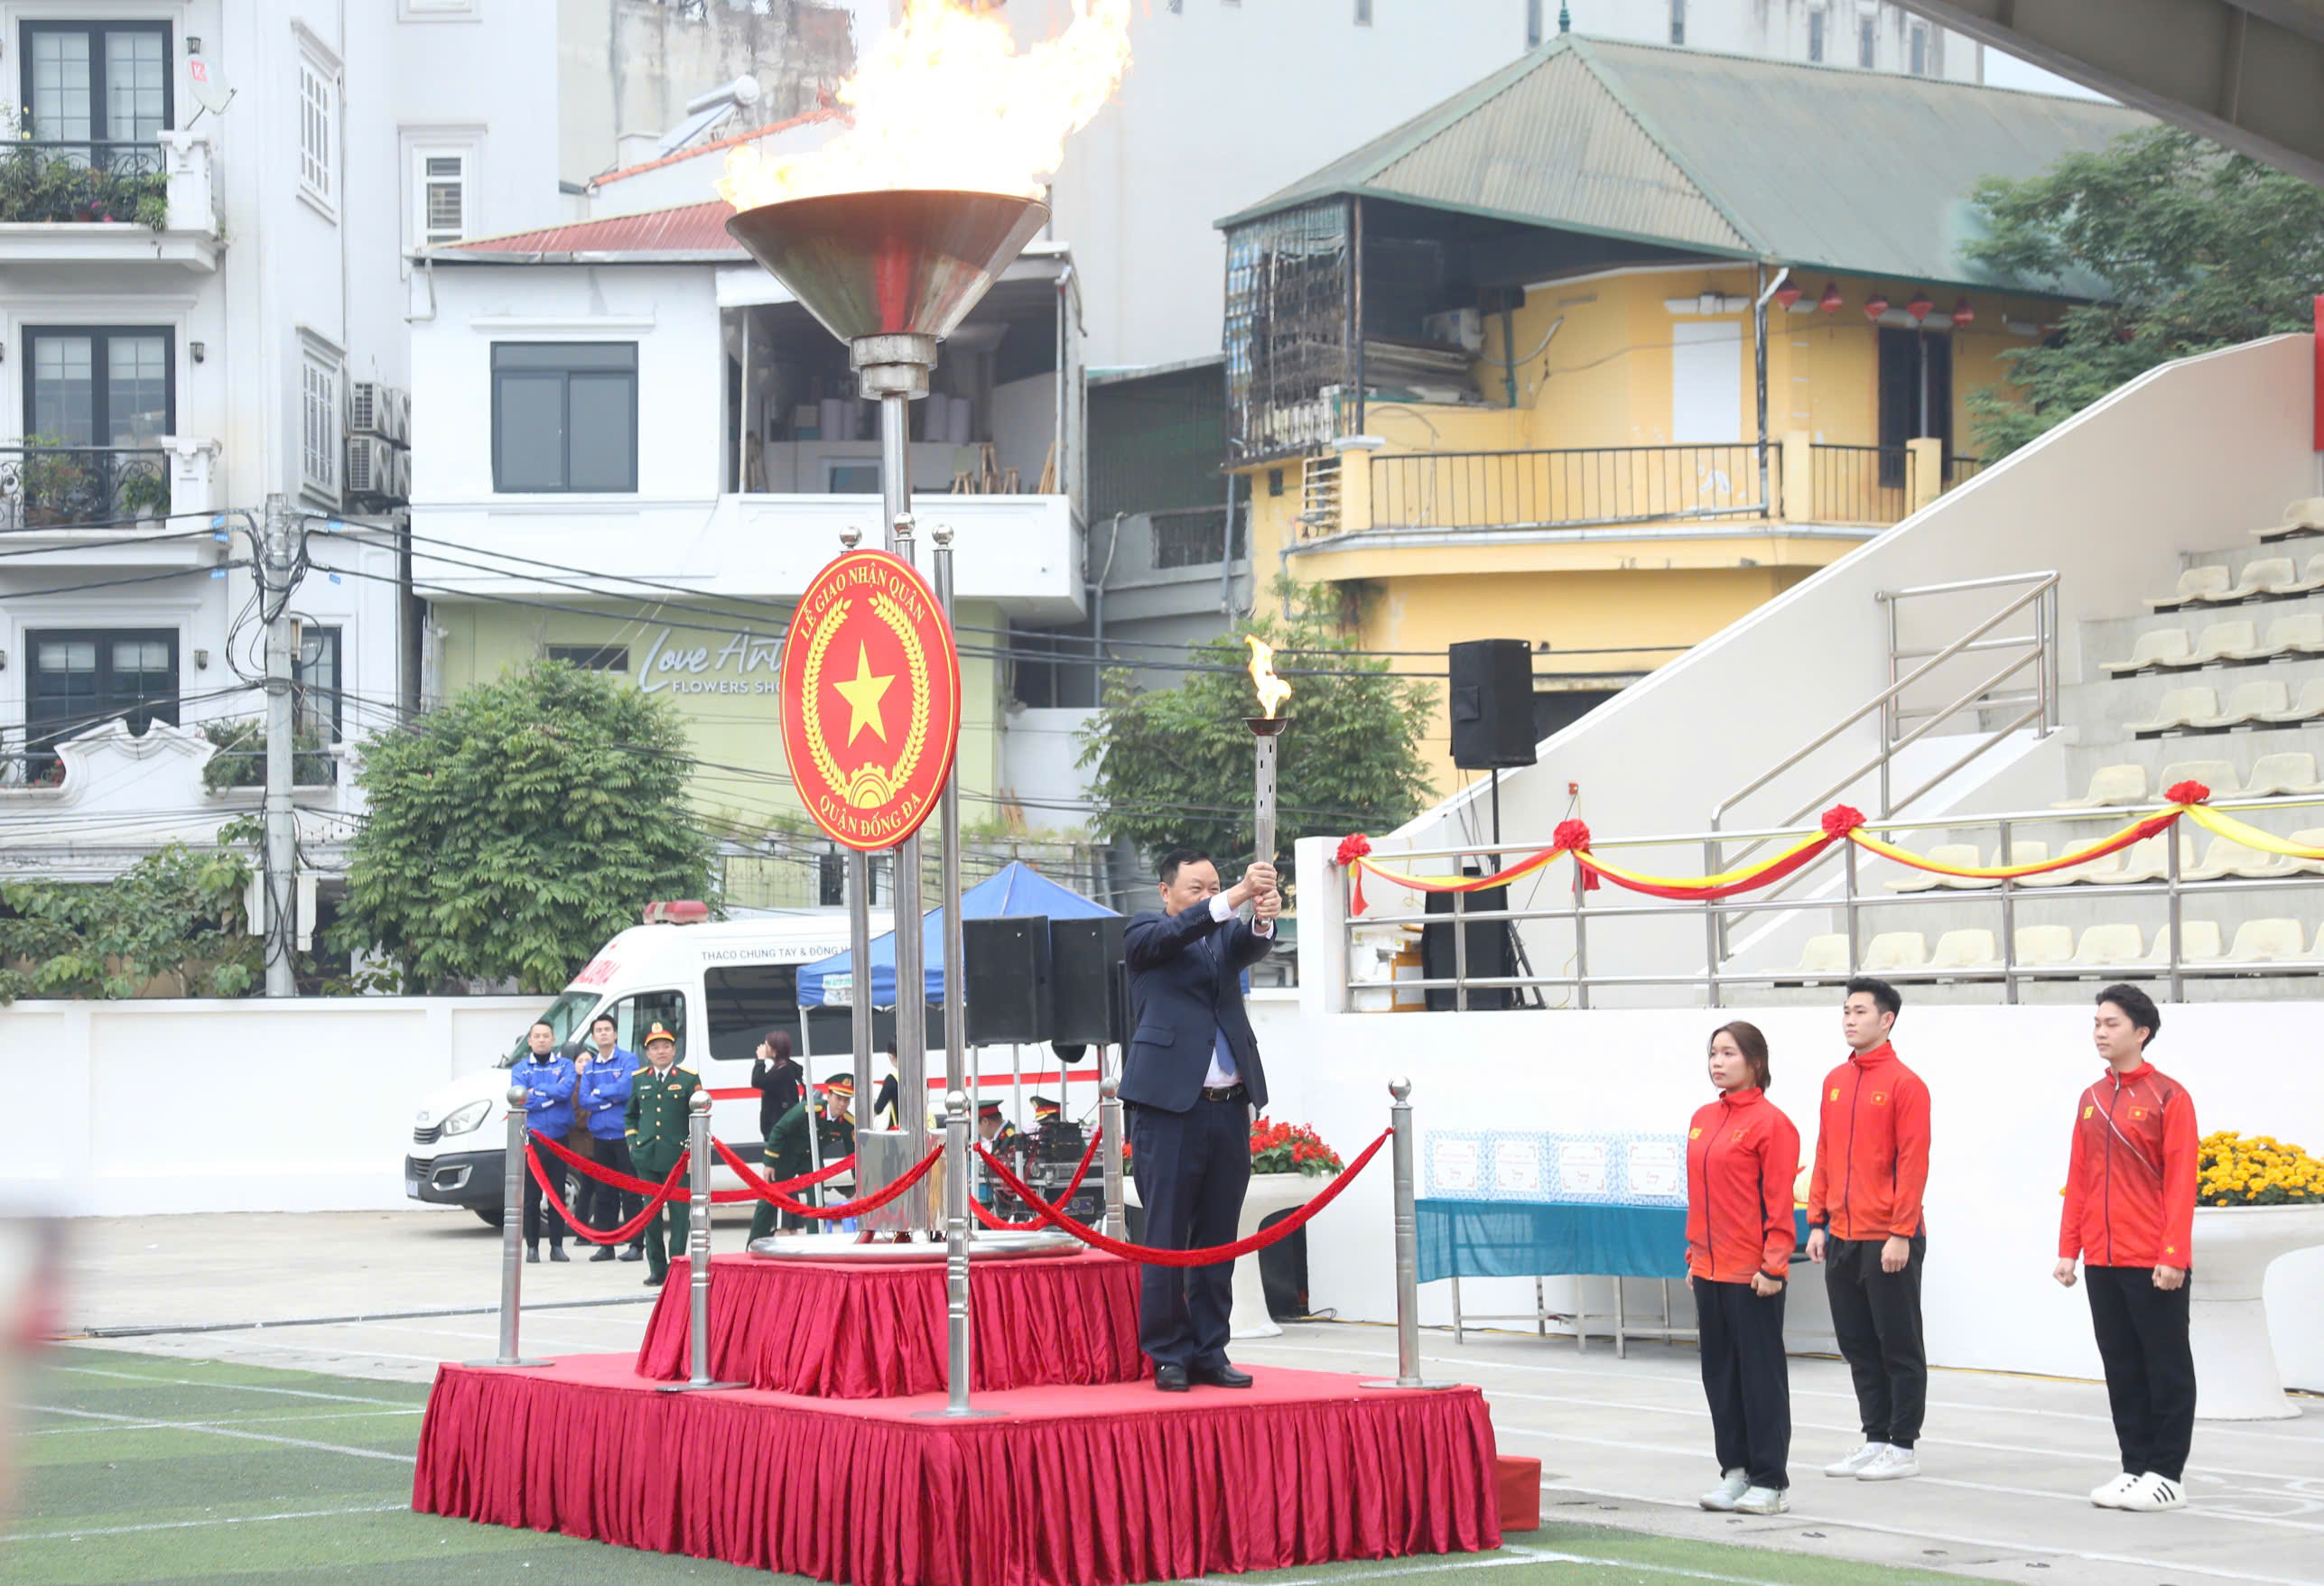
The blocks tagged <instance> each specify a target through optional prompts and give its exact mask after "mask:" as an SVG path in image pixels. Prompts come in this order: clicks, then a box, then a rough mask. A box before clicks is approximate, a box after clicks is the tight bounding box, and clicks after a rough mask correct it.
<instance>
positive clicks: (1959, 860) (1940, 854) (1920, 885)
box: [1888, 842, 1992, 892]
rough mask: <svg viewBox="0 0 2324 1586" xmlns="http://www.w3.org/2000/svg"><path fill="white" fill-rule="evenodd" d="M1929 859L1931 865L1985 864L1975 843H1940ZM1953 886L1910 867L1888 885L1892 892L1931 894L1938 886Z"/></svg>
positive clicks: (1971, 883)
mask: <svg viewBox="0 0 2324 1586" xmlns="http://www.w3.org/2000/svg"><path fill="white" fill-rule="evenodd" d="M1928 858H1929V861H1930V862H1931V863H1933V864H1938V865H1978V864H1982V863H1984V860H1983V858H1981V857H1980V856H1979V854H1978V852H1977V845H1976V844H1975V843H1973V842H1940V843H1938V844H1936V845H1934V846H1933V847H1931V848H1930V849H1929V854H1928ZM1952 885H1954V883H1953V882H1951V881H1950V880H1948V878H1947V877H1945V876H1938V875H1936V874H1934V873H1932V872H1930V871H1928V870H1915V869H1913V868H1911V867H1910V866H1907V867H1905V871H1904V874H1903V875H1901V876H1898V877H1897V878H1896V879H1894V880H1893V881H1891V882H1890V883H1889V884H1888V889H1889V890H1890V891H1891V892H1930V891H1933V890H1935V889H1936V888H1937V887H1938V886H1952ZM1961 885H1964V886H1991V885H1992V883H1991V882H1976V881H1970V882H1965V883H1961Z"/></svg>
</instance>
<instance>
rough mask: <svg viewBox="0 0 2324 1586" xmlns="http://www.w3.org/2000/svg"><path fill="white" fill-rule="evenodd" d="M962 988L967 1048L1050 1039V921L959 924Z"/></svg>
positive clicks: (1005, 918) (1025, 917) (1014, 918)
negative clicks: (968, 1045) (965, 1002)
mask: <svg viewBox="0 0 2324 1586" xmlns="http://www.w3.org/2000/svg"><path fill="white" fill-rule="evenodd" d="M961 959H962V964H961V968H962V971H963V972H962V976H961V990H962V993H963V994H964V995H965V996H966V997H967V998H968V1008H967V1017H966V1022H967V1025H968V1041H969V1044H970V1045H971V1046H1007V1045H1011V1044H1015V1043H1022V1042H1032V1041H1046V1040H1047V1039H1049V1017H1050V1006H1049V917H1048V916H1047V915H1046V914H1003V915H1001V916H999V917H998V918H996V919H986V920H962V922H961Z"/></svg>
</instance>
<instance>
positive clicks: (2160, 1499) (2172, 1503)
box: [1736, 1470, 2187, 1514]
mask: <svg viewBox="0 0 2324 1586" xmlns="http://www.w3.org/2000/svg"><path fill="white" fill-rule="evenodd" d="M1736 1507H1738V1508H1740V1507H1742V1506H1741V1505H1740V1504H1738V1505H1737V1506H1736ZM2114 1507H2116V1508H2118V1509H2129V1510H2132V1511H2133V1512H2134V1513H2138V1514H2159V1513H2161V1511H2162V1510H2164V1509H2183V1508H2185V1507H2187V1495H2186V1493H2184V1492H2182V1491H2181V1490H2180V1487H2179V1483H2177V1482H2176V1481H2173V1480H2172V1479H2171V1478H2170V1477H2168V1476H2158V1475H2156V1474H2155V1473H2154V1472H2153V1471H2152V1470H2149V1471H2148V1472H2147V1473H2146V1474H2145V1475H2143V1476H2142V1477H2140V1478H2139V1479H2137V1480H2135V1481H2133V1482H2132V1483H2131V1485H2130V1488H2129V1489H2128V1490H2127V1491H2125V1492H2124V1494H2123V1495H2122V1497H2120V1498H2116V1499H2115V1505H2114Z"/></svg>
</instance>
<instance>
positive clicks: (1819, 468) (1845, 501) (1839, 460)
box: [1808, 442, 1912, 524]
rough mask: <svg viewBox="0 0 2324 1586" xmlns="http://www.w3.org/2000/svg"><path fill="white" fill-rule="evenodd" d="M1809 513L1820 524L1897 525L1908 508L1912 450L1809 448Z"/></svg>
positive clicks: (1848, 447)
mask: <svg viewBox="0 0 2324 1586" xmlns="http://www.w3.org/2000/svg"><path fill="white" fill-rule="evenodd" d="M1911 469H1912V452H1911V449H1910V448H1909V447H1904V446H1827V445H1824V444H1822V443H1820V442H1819V443H1817V445H1814V446H1811V447H1809V448H1808V470H1809V490H1810V501H1811V503H1812V505H1810V507H1809V512H1810V515H1812V516H1813V517H1814V519H1815V521H1816V522H1817V523H1819V524H1901V523H1902V522H1903V521H1904V520H1905V518H1906V516H1907V515H1909V514H1910V512H1911V510H1912V487H1911Z"/></svg>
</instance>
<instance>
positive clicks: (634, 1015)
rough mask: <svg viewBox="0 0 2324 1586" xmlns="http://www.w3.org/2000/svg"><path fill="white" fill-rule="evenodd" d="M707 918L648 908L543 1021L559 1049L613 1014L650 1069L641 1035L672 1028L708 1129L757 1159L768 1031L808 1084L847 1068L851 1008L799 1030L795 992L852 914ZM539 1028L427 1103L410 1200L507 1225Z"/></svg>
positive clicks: (624, 1041)
mask: <svg viewBox="0 0 2324 1586" xmlns="http://www.w3.org/2000/svg"><path fill="white" fill-rule="evenodd" d="M707 914H708V911H707V910H705V909H703V908H702V905H701V904H651V905H649V906H648V907H647V909H646V918H647V920H648V921H649V922H654V923H647V924H644V925H637V926H633V927H632V928H631V929H629V930H627V931H624V932H622V933H621V934H620V935H618V936H617V937H615V938H614V939H613V940H612V941H609V942H607V943H606V944H605V945H604V946H603V947H601V948H600V949H599V950H598V953H597V956H596V957H595V958H593V959H591V960H590V961H589V964H588V967H586V968H585V969H582V970H581V973H580V974H578V975H575V976H574V977H573V979H572V985H570V986H568V987H566V988H565V989H564V990H563V991H562V993H561V994H559V996H558V997H556V999H555V1000H554V1001H553V1002H551V1003H550V1004H549V1006H547V1007H545V1008H544V1009H543V1010H542V1011H541V1013H540V1015H539V1016H540V1017H541V1018H542V1019H544V1020H546V1021H547V1022H548V1025H549V1027H550V1028H551V1029H552V1030H553V1031H555V1032H556V1037H557V1041H558V1043H559V1044H560V1045H562V1044H563V1043H566V1042H569V1041H586V1040H587V1039H588V1038H589V1030H590V1024H591V1023H592V1022H593V1021H594V1020H595V1019H596V1018H597V1016H598V1015H600V1014H601V1013H605V1014H611V1015H612V1016H613V1019H614V1025H615V1028H616V1029H617V1030H618V1032H619V1040H620V1043H621V1045H622V1047H623V1048H624V1049H625V1050H627V1051H628V1052H631V1053H636V1054H637V1058H638V1060H639V1061H640V1062H643V1061H644V1059H645V1050H644V1036H645V1033H646V1031H647V1030H648V1029H650V1028H652V1027H653V1026H654V1025H656V1024H659V1025H664V1026H665V1027H666V1028H667V1029H669V1030H670V1031H671V1032H672V1033H673V1034H675V1035H676V1036H677V1038H678V1061H679V1062H682V1063H684V1064H685V1065H686V1066H688V1067H689V1068H691V1069H693V1071H695V1072H696V1073H699V1074H700V1075H702V1081H703V1083H704V1084H706V1085H708V1086H709V1087H710V1090H711V1101H712V1103H713V1105H712V1107H711V1133H712V1134H714V1135H716V1136H718V1138H720V1139H721V1140H723V1141H725V1142H726V1143H727V1144H729V1145H732V1146H733V1147H734V1148H735V1151H736V1153H737V1155H741V1156H743V1157H745V1158H747V1159H748V1160H750V1161H752V1162H756V1161H758V1158H759V1156H760V1155H761V1154H762V1150H763V1137H762V1135H761V1133H760V1129H759V1123H758V1091H757V1090H754V1089H753V1088H752V1086H751V1083H750V1062H751V1057H752V1054H753V1053H755V1052H756V1051H757V1050H758V1043H759V1042H760V1041H762V1040H764V1039H765V1038H766V1035H767V1032H768V1031H770V1030H786V1031H788V1032H790V1035H791V1043H792V1051H793V1052H794V1053H799V1054H804V1061H805V1062H806V1066H807V1071H808V1075H809V1077H810V1078H811V1079H820V1078H822V1077H823V1076H825V1075H827V1074H830V1073H832V1072H835V1071H839V1070H841V1069H842V1068H846V1067H849V1066H851V1059H850V1057H849V1056H848V1055H847V1053H848V1050H849V1045H850V1036H851V1031H850V1028H849V1010H848V1009H847V1008H846V1007H844V1006H827V1007H817V1008H814V1009H813V1010H812V1011H811V1022H810V1023H809V1025H807V1027H806V1028H805V1029H804V1031H803V1030H802V1028H801V1026H800V1009H799V1006H798V997H797V984H798V972H799V969H800V966H802V965H804V964H812V963H816V962H820V961H821V960H824V959H827V958H829V957H831V956H832V954H833V953H838V952H844V951H847V946H848V926H847V913H846V911H845V910H843V909H801V910H795V911H786V912H780V913H776V912H770V913H768V914H762V915H758V916H757V917H754V918H750V919H745V920H730V921H720V922H716V923H712V922H711V921H710V920H709V919H708V918H707ZM887 930H888V914H886V913H885V912H884V911H879V910H874V911H873V912H872V915H871V933H872V935H873V936H874V937H877V936H878V935H880V934H881V933H882V932H886V931H887ZM531 1024H532V1021H531V1020H526V1021H525V1023H524V1024H523V1025H520V1026H519V1027H517V1028H516V1029H513V1030H511V1031H510V1032H509V1042H508V1048H507V1051H505V1052H503V1053H500V1054H499V1056H498V1057H497V1059H496V1060H495V1062H494V1064H493V1066H492V1067H490V1068H485V1069H479V1070H478V1071H476V1072H474V1073H471V1074H467V1075H464V1076H462V1077H461V1078H460V1079H457V1080H454V1081H452V1082H451V1083H450V1084H448V1085H445V1086H443V1087H442V1088H441V1089H439V1090H436V1091H435V1092H434V1093H433V1094H432V1095H430V1096H429V1097H428V1098H427V1099H426V1100H425V1101H424V1102H423V1103H422V1105H421V1108H420V1111H419V1116H418V1117H417V1118H415V1119H414V1127H413V1129H412V1152H411V1155H409V1156H407V1157H405V1158H404V1193H405V1194H407V1195H409V1196H411V1197H412V1199H414V1200H415V1201H429V1202H432V1203H434V1204H437V1205H449V1206H465V1207H467V1208H468V1209H469V1210H471V1211H473V1212H475V1213H476V1214H477V1216H479V1218H481V1219H483V1220H485V1221H486V1222H488V1223H490V1224H492V1225H494V1226H495V1227H497V1226H498V1225H499V1223H500V1220H501V1212H502V1207H501V1194H500V1192H501V1172H502V1165H503V1157H504V1150H503V1148H504V1146H505V1145H506V1144H507V1138H508V1134H507V1121H508V1071H509V1070H510V1069H511V1068H512V1067H513V1066H515V1064H516V1061H517V1059H518V1058H519V1057H521V1056H522V1055H523V1054H524V1053H525V1037H526V1034H528V1032H529V1030H530V1027H531ZM892 1026H893V1016H892V1015H891V1014H889V1013H888V1010H886V1009H882V1010H880V1011H879V1013H878V1016H877V1021H876V1025H875V1029H876V1034H877V1039H878V1043H879V1044H880V1045H881V1046H883V1047H884V1045H885V1043H886V1042H887V1039H888V1032H889V1030H890V1029H891V1028H892ZM803 1036H804V1039H803ZM859 1093H865V1092H862V1091H860V1092H859ZM859 1116H860V1114H859ZM719 1174H720V1179H721V1181H722V1182H723V1181H725V1180H726V1179H727V1178H728V1176H729V1175H728V1174H727V1173H726V1170H725V1169H724V1168H723V1167H721V1168H720V1169H719Z"/></svg>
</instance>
